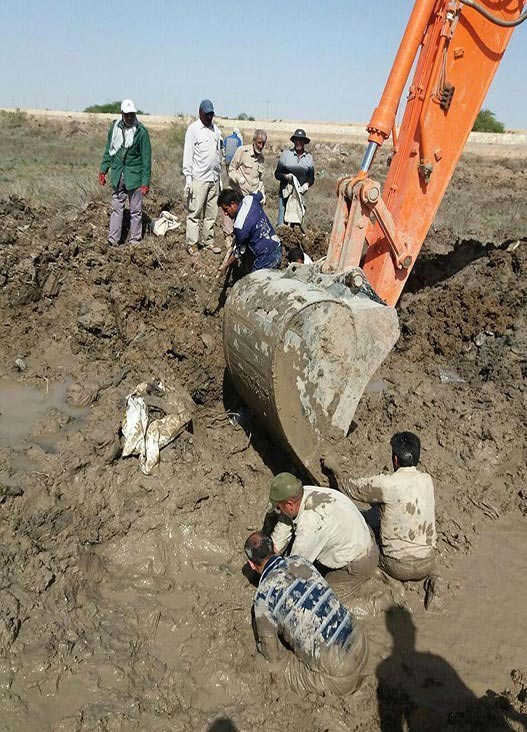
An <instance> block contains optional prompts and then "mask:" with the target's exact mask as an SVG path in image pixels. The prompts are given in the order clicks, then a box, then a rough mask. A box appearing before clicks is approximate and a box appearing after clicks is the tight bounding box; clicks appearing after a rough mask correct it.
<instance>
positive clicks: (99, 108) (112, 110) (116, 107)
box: [84, 102, 148, 114]
mask: <svg viewBox="0 0 527 732" xmlns="http://www.w3.org/2000/svg"><path fill="white" fill-rule="evenodd" d="M84 111H85V112H93V113H94V114H121V102H106V104H92V105H91V107H86V109H85V110H84ZM137 114H148V112H143V110H142V109H138V110H137Z"/></svg>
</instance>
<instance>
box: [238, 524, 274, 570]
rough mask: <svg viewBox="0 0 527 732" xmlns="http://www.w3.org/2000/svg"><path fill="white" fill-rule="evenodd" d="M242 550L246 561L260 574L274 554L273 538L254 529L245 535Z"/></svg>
mask: <svg viewBox="0 0 527 732" xmlns="http://www.w3.org/2000/svg"><path fill="white" fill-rule="evenodd" d="M244 551H245V556H246V557H247V561H248V562H249V564H250V565H251V567H252V569H254V571H255V572H258V574H262V572H263V570H264V567H265V565H266V564H267V562H268V561H269V559H270V558H271V557H273V556H274V555H275V554H276V551H275V548H274V544H273V540H272V539H271V537H270V536H268V535H267V534H264V532H263V531H254V532H253V533H252V534H250V535H249V536H248V537H247V541H246V542H245V546H244Z"/></svg>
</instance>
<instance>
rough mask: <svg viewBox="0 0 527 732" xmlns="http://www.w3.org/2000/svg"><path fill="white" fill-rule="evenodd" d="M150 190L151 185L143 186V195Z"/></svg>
mask: <svg viewBox="0 0 527 732" xmlns="http://www.w3.org/2000/svg"><path fill="white" fill-rule="evenodd" d="M149 190H150V186H141V193H142V195H143V196H146V194H147V193H148V191H149Z"/></svg>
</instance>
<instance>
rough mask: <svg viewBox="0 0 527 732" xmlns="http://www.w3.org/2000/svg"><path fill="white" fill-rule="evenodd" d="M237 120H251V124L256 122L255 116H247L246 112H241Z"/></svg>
mask: <svg viewBox="0 0 527 732" xmlns="http://www.w3.org/2000/svg"><path fill="white" fill-rule="evenodd" d="M236 119H241V120H249V121H251V122H254V117H253V115H252V114H245V112H240V114H239V115H238V116H237V117H236Z"/></svg>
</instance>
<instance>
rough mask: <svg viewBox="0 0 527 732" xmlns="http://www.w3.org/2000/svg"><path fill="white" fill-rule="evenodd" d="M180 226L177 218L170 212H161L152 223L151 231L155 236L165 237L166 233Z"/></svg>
mask: <svg viewBox="0 0 527 732" xmlns="http://www.w3.org/2000/svg"><path fill="white" fill-rule="evenodd" d="M180 226H181V224H180V222H179V221H178V220H177V216H176V215H175V214H173V213H171V212H170V211H161V215H160V217H159V218H158V219H156V220H155V221H154V226H153V227H152V231H153V232H154V234H155V235H156V236H165V234H166V233H167V231H173V230H174V229H178V228H179V227H180Z"/></svg>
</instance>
